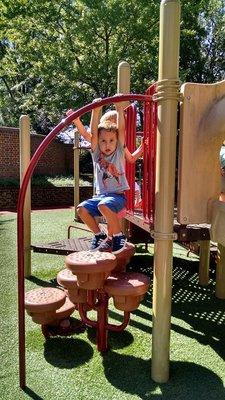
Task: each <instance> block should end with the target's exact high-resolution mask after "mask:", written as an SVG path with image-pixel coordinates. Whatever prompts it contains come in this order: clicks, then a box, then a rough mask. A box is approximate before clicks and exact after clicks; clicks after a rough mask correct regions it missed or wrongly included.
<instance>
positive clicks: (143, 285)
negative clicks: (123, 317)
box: [104, 272, 150, 311]
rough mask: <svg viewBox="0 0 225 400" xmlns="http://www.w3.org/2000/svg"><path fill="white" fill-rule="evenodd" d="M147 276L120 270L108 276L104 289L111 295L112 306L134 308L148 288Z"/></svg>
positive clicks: (127, 309) (125, 308)
mask: <svg viewBox="0 0 225 400" xmlns="http://www.w3.org/2000/svg"><path fill="white" fill-rule="evenodd" d="M149 284H150V280H149V278H148V277H147V276H146V275H144V274H141V273H138V272H121V273H115V274H113V276H110V277H109V278H108V279H107V281H106V282H105V285H104V290H105V292H106V293H108V295H109V296H111V297H113V302H114V306H115V307H116V308H117V309H118V310H122V311H133V310H136V309H137V308H138V306H139V304H140V302H141V301H142V300H143V298H144V295H145V293H146V292H147V290H148V288H149Z"/></svg>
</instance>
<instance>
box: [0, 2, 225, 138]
mask: <svg viewBox="0 0 225 400" xmlns="http://www.w3.org/2000/svg"><path fill="white" fill-rule="evenodd" d="M223 3H224V1H222V0H207V1H206V0H200V1H199V2H196V1H194V0H187V1H184V0H182V1H181V6H182V19H181V58H180V65H181V79H182V80H183V81H185V80H186V79H190V80H192V81H208V80H209V79H213V78H215V77H214V74H215V75H216V78H217V77H218V76H219V75H220V76H221V75H222V71H224V57H223V56H224V51H223V49H224V30H223V29H221V28H222V26H223V25H222V22H223V16H222V11H223V9H224V8H223V7H224V5H223ZM159 4H160V2H156V1H155V0H139V1H138V2H137V1H136V0H123V1H119V0H105V1H102V0H95V1H93V0H60V2H59V1H58V0H42V1H41V2H37V0H17V1H16V2H15V1H12V0H4V2H3V1H0V12H1V15H2V19H1V22H0V35H1V36H0V57H1V66H0V77H1V80H0V89H1V94H0V106H1V114H2V115H1V119H2V122H3V123H4V124H8V125H13V124H17V123H18V122H17V121H18V118H19V115H20V114H21V113H27V114H29V115H30V118H31V122H32V124H33V127H35V128H36V129H38V130H39V131H41V132H42V133H47V132H48V130H49V129H50V126H51V125H54V124H55V123H56V122H58V120H59V119H60V118H61V117H62V115H63V114H64V112H65V110H66V109H67V108H74V109H76V108H79V107H80V106H82V105H83V104H86V103H89V102H91V101H92V100H93V98H95V97H105V96H110V95H113V94H114V93H115V91H116V74H117V66H118V63H119V61H121V60H126V61H128V62H129V63H130V65H131V70H132V82H131V85H132V92H135V93H143V92H144V91H145V90H146V89H147V87H148V86H149V85H150V83H151V82H152V81H154V80H156V79H157V69H158V37H159ZM212 16H213V17H214V25H213V31H212ZM210 24H211V25H210ZM212 32H213V33H212ZM214 33H215V34H216V38H214ZM213 38H214V39H213ZM212 39H213V41H212ZM217 39H218V40H217ZM212 44H213V46H212ZM207 63H208V64H207ZM209 64H210V65H213V66H214V67H213V68H212V70H211V75H210V74H209V71H208V67H207V65H209ZM219 71H220V74H219ZM212 75H213V76H212ZM49 121H50V122H49ZM46 126H47V127H46ZM43 127H44V128H43Z"/></svg>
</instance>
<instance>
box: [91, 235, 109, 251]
mask: <svg viewBox="0 0 225 400" xmlns="http://www.w3.org/2000/svg"><path fill="white" fill-rule="evenodd" d="M106 239H107V235H106V234H105V233H100V234H99V235H94V236H93V238H92V240H91V247H90V250H91V251H95V250H98V249H99V247H100V245H101V243H103V242H104V241H105V240H106Z"/></svg>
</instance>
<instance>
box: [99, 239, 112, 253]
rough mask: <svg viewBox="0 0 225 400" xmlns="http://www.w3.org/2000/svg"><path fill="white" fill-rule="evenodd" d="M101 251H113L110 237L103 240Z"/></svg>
mask: <svg viewBox="0 0 225 400" xmlns="http://www.w3.org/2000/svg"><path fill="white" fill-rule="evenodd" d="M98 250H99V251H108V252H109V251H110V252H111V251H112V239H110V238H108V239H106V240H105V241H104V242H102V243H101V244H100V246H99V248H98Z"/></svg>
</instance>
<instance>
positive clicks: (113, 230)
mask: <svg viewBox="0 0 225 400" xmlns="http://www.w3.org/2000/svg"><path fill="white" fill-rule="evenodd" d="M98 209H99V211H100V212H101V214H102V215H103V217H105V219H106V221H107V225H108V233H109V235H110V236H112V235H115V234H118V233H120V232H121V227H120V221H119V218H118V217H117V213H116V212H114V211H112V210H110V208H108V207H107V206H106V205H105V204H100V205H99V207H98Z"/></svg>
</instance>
